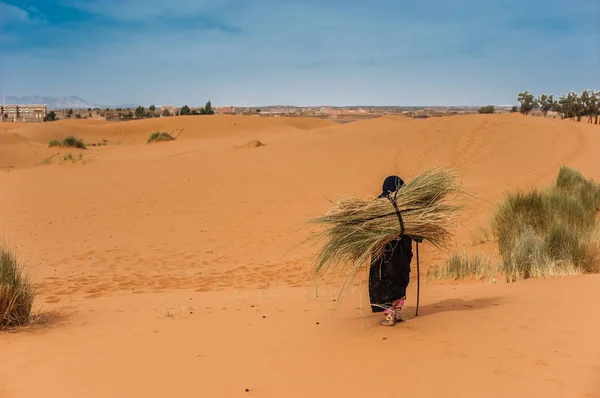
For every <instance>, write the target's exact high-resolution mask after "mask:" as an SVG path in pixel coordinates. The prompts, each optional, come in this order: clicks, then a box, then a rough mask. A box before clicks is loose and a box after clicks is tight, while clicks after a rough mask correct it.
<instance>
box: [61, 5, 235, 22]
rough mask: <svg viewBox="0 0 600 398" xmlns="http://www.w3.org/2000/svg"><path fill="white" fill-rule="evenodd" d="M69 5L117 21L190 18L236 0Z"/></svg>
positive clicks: (218, 8)
mask: <svg viewBox="0 0 600 398" xmlns="http://www.w3.org/2000/svg"><path fill="white" fill-rule="evenodd" d="M65 3H66V4H67V5H69V6H71V7H74V8H77V9H80V10H82V11H86V12H89V13H91V14H94V15H99V16H102V17H105V18H109V19H113V20H117V21H123V22H126V21H133V22H138V21H144V22H147V21H149V20H153V19H158V18H165V17H166V18H189V17H193V16H198V15H201V14H205V13H211V12H215V11H219V10H223V9H227V7H229V6H231V3H234V1H229V0H222V1H219V2H214V1H209V0H179V1H177V2H176V3H169V2H165V1H163V0H67V1H66V2H65Z"/></svg>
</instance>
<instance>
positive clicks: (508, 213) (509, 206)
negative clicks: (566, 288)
mask: <svg viewBox="0 0 600 398" xmlns="http://www.w3.org/2000/svg"><path fill="white" fill-rule="evenodd" d="M599 204H600V186H599V185H597V184H596V183H595V182H593V181H590V180H586V179H585V178H584V177H583V176H582V175H581V174H580V173H578V172H577V171H575V170H572V169H569V168H567V167H562V168H561V169H560V172H559V174H558V177H557V179H556V184H555V185H553V186H551V187H549V188H547V189H545V190H543V191H538V190H535V189H534V190H531V191H530V192H516V193H509V194H508V195H507V196H506V199H505V200H504V202H503V203H502V204H501V205H500V206H499V208H498V209H497V211H496V214H495V217H494V220H493V223H492V230H493V232H494V235H495V237H496V238H497V240H498V248H499V251H500V255H501V256H502V262H503V271H504V274H505V277H506V279H507V280H508V281H516V280H520V279H526V278H539V277H547V276H552V275H570V274H577V273H582V272H595V271H596V270H597V269H598V264H597V261H596V250H595V246H596V241H595V238H594V231H595V216H596V213H597V210H598V205H599Z"/></svg>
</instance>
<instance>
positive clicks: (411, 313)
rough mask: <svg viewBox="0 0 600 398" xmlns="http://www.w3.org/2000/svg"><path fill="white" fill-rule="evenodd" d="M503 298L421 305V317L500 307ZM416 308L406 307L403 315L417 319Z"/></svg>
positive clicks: (459, 300) (453, 300) (460, 300)
mask: <svg viewBox="0 0 600 398" xmlns="http://www.w3.org/2000/svg"><path fill="white" fill-rule="evenodd" d="M501 301H502V299H501V297H484V298H476V299H471V300H462V299H447V300H442V301H438V302H437V303H431V304H425V305H419V316H427V315H434V314H439V313H441V312H451V311H474V310H481V309H484V308H489V307H494V306H498V305H500V302H501ZM415 310H416V306H405V307H404V309H403V311H402V312H403V313H404V314H405V315H406V316H407V317H409V318H414V317H415Z"/></svg>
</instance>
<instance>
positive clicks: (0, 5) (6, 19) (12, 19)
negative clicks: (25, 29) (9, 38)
mask: <svg viewBox="0 0 600 398" xmlns="http://www.w3.org/2000/svg"><path fill="white" fill-rule="evenodd" d="M31 21H32V19H31V17H30V15H29V13H28V12H27V11H25V10H23V9H22V8H19V7H16V6H13V5H10V4H7V3H5V2H2V1H0V28H2V27H3V26H6V25H8V24H10V23H26V22H31Z"/></svg>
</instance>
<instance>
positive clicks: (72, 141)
mask: <svg viewBox="0 0 600 398" xmlns="http://www.w3.org/2000/svg"><path fill="white" fill-rule="evenodd" d="M62 146H64V147H65V148H79V149H85V144H84V143H83V141H81V140H79V139H77V138H75V137H73V136H69V137H67V138H65V139H64V140H63V142H62Z"/></svg>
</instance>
